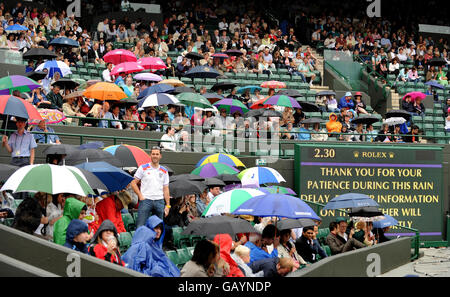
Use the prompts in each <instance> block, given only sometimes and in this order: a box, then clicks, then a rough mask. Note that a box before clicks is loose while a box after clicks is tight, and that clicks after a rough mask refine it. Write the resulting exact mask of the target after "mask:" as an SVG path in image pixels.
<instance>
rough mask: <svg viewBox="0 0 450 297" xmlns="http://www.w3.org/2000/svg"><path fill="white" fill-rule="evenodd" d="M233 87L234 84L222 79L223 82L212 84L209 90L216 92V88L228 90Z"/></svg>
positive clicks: (234, 86)
mask: <svg viewBox="0 0 450 297" xmlns="http://www.w3.org/2000/svg"><path fill="white" fill-rule="evenodd" d="M234 88H236V84H234V83H230V82H225V81H223V82H219V83H216V84H214V85H213V86H212V87H211V91H213V92H216V91H217V90H222V91H224V90H230V89H231V90H232V89H234Z"/></svg>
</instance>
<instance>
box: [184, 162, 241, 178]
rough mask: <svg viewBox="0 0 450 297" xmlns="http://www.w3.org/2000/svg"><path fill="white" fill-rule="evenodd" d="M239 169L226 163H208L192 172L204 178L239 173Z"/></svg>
mask: <svg viewBox="0 0 450 297" xmlns="http://www.w3.org/2000/svg"><path fill="white" fill-rule="evenodd" d="M237 173H239V170H237V169H236V168H234V167H232V166H230V165H227V164H225V163H219V162H217V163H207V164H205V165H202V166H200V167H197V168H195V169H194V170H193V171H192V172H191V174H195V175H198V176H201V177H204V178H210V177H216V176H218V175H221V174H237Z"/></svg>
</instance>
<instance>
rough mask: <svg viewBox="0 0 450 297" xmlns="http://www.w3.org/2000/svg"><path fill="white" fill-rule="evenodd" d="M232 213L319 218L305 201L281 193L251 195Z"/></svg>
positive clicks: (291, 217)
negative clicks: (251, 196)
mask: <svg viewBox="0 0 450 297" xmlns="http://www.w3.org/2000/svg"><path fill="white" fill-rule="evenodd" d="M232 214H234V215H251V216H258V217H281V218H290V219H312V220H319V221H320V220H321V219H320V217H319V216H318V215H317V214H316V213H315V212H314V210H312V208H311V207H310V206H309V205H308V204H306V202H304V201H302V200H301V199H299V198H296V197H292V196H289V195H283V194H266V195H263V196H256V197H253V198H251V199H249V200H247V201H246V202H244V203H242V204H241V205H240V206H239V207H238V208H237V209H236V210H235V211H233V212H232Z"/></svg>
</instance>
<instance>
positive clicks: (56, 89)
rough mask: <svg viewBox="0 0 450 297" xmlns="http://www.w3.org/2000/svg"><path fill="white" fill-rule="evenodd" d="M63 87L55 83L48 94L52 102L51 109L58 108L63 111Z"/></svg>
mask: <svg viewBox="0 0 450 297" xmlns="http://www.w3.org/2000/svg"><path fill="white" fill-rule="evenodd" d="M60 92H61V87H60V86H59V85H53V87H52V90H51V91H50V92H49V93H48V94H47V96H46V97H47V99H48V101H50V103H51V107H50V108H51V109H57V110H59V111H62V106H63V102H64V99H63V97H62V96H61V94H60Z"/></svg>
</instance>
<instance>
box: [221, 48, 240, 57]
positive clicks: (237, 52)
mask: <svg viewBox="0 0 450 297" xmlns="http://www.w3.org/2000/svg"><path fill="white" fill-rule="evenodd" d="M225 54H227V55H229V56H242V55H243V54H244V53H243V52H241V51H240V50H237V49H230V50H227V51H226V52H225Z"/></svg>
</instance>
